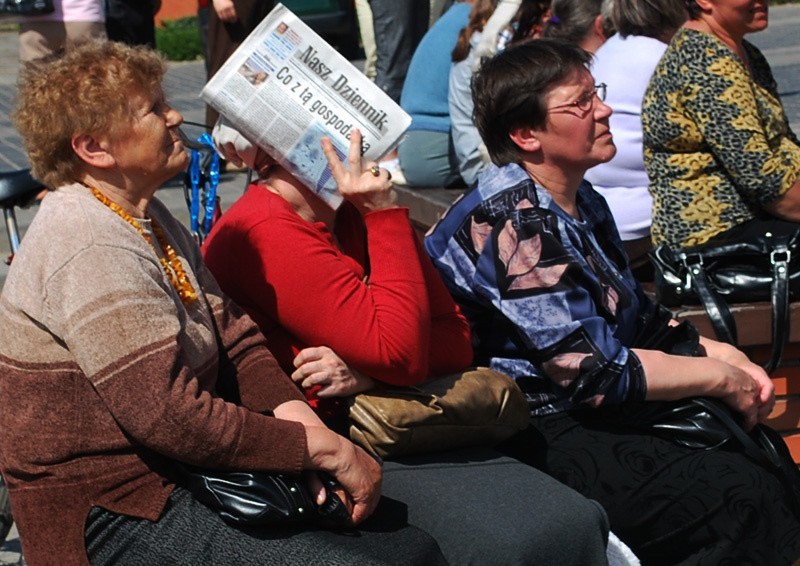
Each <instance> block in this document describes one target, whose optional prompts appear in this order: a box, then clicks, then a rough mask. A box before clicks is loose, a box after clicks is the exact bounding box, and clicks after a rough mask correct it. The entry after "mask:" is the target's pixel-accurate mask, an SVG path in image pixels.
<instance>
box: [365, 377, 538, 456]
mask: <svg viewBox="0 0 800 566" xmlns="http://www.w3.org/2000/svg"><path fill="white" fill-rule="evenodd" d="M529 421H530V409H529V408H528V403H527V401H526V400H525V396H524V395H523V394H522V391H520V389H519V387H517V385H516V383H514V380H512V379H511V378H510V377H508V376H507V375H505V374H502V373H500V372H497V371H493V370H491V369H489V368H473V369H469V370H466V371H464V372H460V373H455V374H452V375H448V376H445V377H437V378H432V379H428V380H426V381H424V382H422V383H420V384H419V385H417V386H414V387H386V388H381V389H376V390H374V391H368V392H366V393H361V394H359V395H356V396H355V397H354V398H353V399H352V402H351V405H350V439H351V440H352V441H353V442H355V443H356V444H359V445H360V446H361V447H362V448H364V449H365V450H366V451H367V452H370V453H371V454H372V455H373V456H377V457H380V458H384V459H386V458H393V457H398V456H403V455H408V454H420V453H425V452H436V451H443V450H450V449H455V448H462V447H465V446H479V445H490V444H495V443H498V442H500V441H502V440H505V439H507V438H509V437H511V436H512V435H513V434H515V433H516V432H519V431H520V430H523V429H524V428H526V427H527V426H528V423H529Z"/></svg>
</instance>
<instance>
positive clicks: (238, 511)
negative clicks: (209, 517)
mask: <svg viewBox="0 0 800 566" xmlns="http://www.w3.org/2000/svg"><path fill="white" fill-rule="evenodd" d="M180 468H181V476H182V479H183V481H182V483H183V485H184V486H185V487H186V488H187V489H188V490H189V491H191V492H192V495H194V497H195V498H196V499H197V500H198V501H200V502H201V503H203V504H204V505H206V506H207V507H209V508H211V509H213V510H214V511H216V512H217V513H218V514H219V515H220V516H221V517H222V519H223V520H224V521H225V522H227V523H229V524H231V525H236V526H239V527H262V526H281V525H284V526H285V525H290V524H301V523H305V524H315V525H318V526H323V527H346V526H349V525H350V512H349V511H348V509H347V507H346V506H345V504H344V503H343V502H342V500H341V499H340V498H339V496H338V495H336V494H335V493H334V492H333V489H334V488H335V487H336V485H337V484H336V480H334V479H333V477H331V476H330V475H328V474H326V473H324V472H318V476H319V478H320V480H321V481H322V484H323V485H324V486H325V490H326V491H327V497H326V498H325V502H324V503H323V504H322V505H317V504H316V502H315V501H314V499H313V497H312V496H311V494H310V493H309V490H308V487H307V486H306V478H305V476H303V475H299V476H293V475H284V474H273V473H268V472H229V471H215V470H206V469H202V468H196V467H193V466H185V465H180Z"/></svg>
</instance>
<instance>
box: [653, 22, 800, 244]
mask: <svg viewBox="0 0 800 566" xmlns="http://www.w3.org/2000/svg"><path fill="white" fill-rule="evenodd" d="M745 49H746V52H747V57H748V59H749V61H750V67H751V69H752V73H753V76H752V77H751V76H750V74H749V73H748V72H747V69H746V68H745V66H744V64H743V63H742V61H741V59H739V57H738V56H737V55H736V54H735V53H734V52H733V51H732V50H731V49H730V48H728V47H727V46H726V45H725V44H724V43H722V42H721V41H720V40H718V39H717V38H716V37H713V36H711V35H709V34H706V33H702V32H698V31H694V30H687V29H680V30H679V31H678V33H677V34H676V35H675V37H674V38H673V40H672V42H671V43H670V45H669V47H668V48H667V51H666V52H665V53H664V56H663V58H662V59H661V62H660V63H659V64H658V67H656V70H655V73H654V74H653V77H652V79H651V80H650V85H649V86H648V88H647V92H646V93H645V97H644V101H643V107H642V126H643V131H644V157H645V167H646V169H647V174H648V176H649V177H650V192H651V193H652V194H653V226H652V237H653V242H654V243H656V244H659V243H661V242H668V243H670V244H671V245H675V246H693V245H698V244H702V243H704V242H706V241H707V240H708V239H709V238H712V237H713V236H716V235H717V234H720V233H721V232H724V231H726V230H728V229H730V228H732V227H734V226H737V225H739V224H741V223H743V222H746V221H747V220H750V219H752V218H756V217H758V216H759V215H761V214H762V212H761V211H762V210H763V207H764V206H765V205H767V204H769V203H771V202H773V201H774V200H776V199H777V198H778V197H779V196H781V195H783V194H784V193H785V192H786V191H787V190H789V188H790V187H791V186H792V184H794V182H795V181H796V180H797V178H798V175H800V142H798V139H797V137H796V136H795V134H794V133H793V132H792V131H791V130H790V129H789V124H788V121H787V120H786V115H785V113H784V111H783V106H782V105H781V102H780V99H779V98H778V92H777V86H776V84H775V79H774V78H773V77H772V71H771V70H770V68H769V64H768V63H767V61H766V59H765V58H764V56H763V55H762V54H761V52H760V51H759V50H758V49H757V48H756V47H755V46H754V45H752V44H750V43H748V42H746V41H745Z"/></svg>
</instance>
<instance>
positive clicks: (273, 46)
mask: <svg viewBox="0 0 800 566" xmlns="http://www.w3.org/2000/svg"><path fill="white" fill-rule="evenodd" d="M201 96H202V98H203V100H205V101H206V102H207V103H208V104H209V105H211V106H212V107H214V108H215V109H216V110H217V111H219V113H220V114H222V115H223V116H225V117H226V118H227V119H228V120H229V121H230V122H231V124H232V125H233V126H234V127H235V128H236V129H238V130H239V131H240V132H241V133H242V134H244V135H245V137H247V138H248V139H250V140H251V141H253V142H254V143H256V144H257V145H259V146H260V147H262V148H263V149H264V150H265V151H266V152H267V153H269V154H270V155H271V156H272V157H273V158H274V159H276V160H277V161H278V163H280V164H281V165H282V166H284V167H285V168H286V169H288V170H289V171H290V172H291V173H292V174H293V175H294V176H295V177H297V178H298V179H300V180H301V181H302V182H303V183H304V184H305V185H306V186H308V187H310V188H311V189H312V190H313V191H314V192H315V193H316V194H318V195H320V196H321V197H322V198H323V199H325V201H327V202H328V203H329V204H330V205H331V206H333V207H337V206H338V205H339V204H340V203H341V196H340V195H339V193H338V192H337V190H336V184H335V183H334V181H333V178H332V175H331V171H330V168H329V167H328V163H327V160H326V159H325V155H324V154H323V153H322V147H321V145H320V139H321V138H322V137H325V136H327V137H329V138H330V140H331V142H332V143H333V147H334V149H335V150H336V153H337V154H338V155H339V158H340V159H341V160H342V161H345V162H346V157H347V154H348V151H349V143H350V142H349V140H350V134H351V132H352V131H353V130H354V129H358V130H360V131H361V133H362V135H363V145H362V152H363V155H364V157H365V158H366V159H367V160H369V161H377V160H378V159H380V158H381V157H382V156H383V155H385V154H386V153H388V152H389V151H390V150H392V149H393V148H394V147H395V146H396V145H397V143H398V142H399V141H400V138H401V136H402V135H403V134H404V132H405V131H406V129H407V128H408V126H409V125H410V124H411V117H410V116H409V115H408V114H406V113H405V112H404V111H403V109H402V108H400V106H398V105H397V104H396V103H395V102H394V101H393V100H392V99H391V98H389V96H388V95H386V93H384V92H383V91H382V90H381V89H380V88H378V86H376V85H375V84H374V83H373V82H372V81H370V80H369V79H367V77H366V76H365V75H364V74H363V73H362V72H361V71H359V70H358V69H356V68H355V67H354V66H353V65H352V64H350V62H349V61H347V59H345V58H344V57H342V55H340V54H339V53H338V52H337V51H336V50H335V49H333V48H332V47H331V46H330V45H328V44H327V43H326V42H325V41H324V40H323V39H322V38H321V37H319V36H318V35H317V34H316V33H315V32H314V31H313V30H312V29H311V28H309V27H308V26H307V25H306V24H305V23H303V22H302V21H301V20H300V18H298V17H297V16H296V15H295V14H293V13H292V12H291V11H290V10H289V9H288V8H286V7H285V6H284V5H283V4H278V5H277V6H276V7H275V9H274V10H272V11H271V12H270V13H269V14H268V15H267V17H266V18H264V20H263V21H262V22H261V23H260V24H259V25H258V27H257V28H256V29H255V30H253V32H252V33H251V34H250V35H249V36H248V37H247V39H246V40H245V41H244V42H243V43H242V45H241V46H240V47H239V48H238V49H237V50H236V51H235V52H234V54H233V55H231V57H230V58H229V59H228V60H227V61H226V62H225V64H224V65H223V66H222V68H220V70H219V71H218V72H217V73H216V74H215V75H214V76H213V77H212V78H211V80H210V81H209V82H208V84H206V86H205V87H204V88H203V92H202V93H201ZM345 166H346V165H345Z"/></svg>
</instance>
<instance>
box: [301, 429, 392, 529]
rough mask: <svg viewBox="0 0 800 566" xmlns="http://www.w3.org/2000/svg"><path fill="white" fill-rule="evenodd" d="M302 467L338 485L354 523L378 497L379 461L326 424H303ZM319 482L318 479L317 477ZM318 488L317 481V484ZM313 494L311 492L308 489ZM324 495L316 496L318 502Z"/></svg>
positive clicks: (359, 520) (368, 511) (364, 516)
mask: <svg viewBox="0 0 800 566" xmlns="http://www.w3.org/2000/svg"><path fill="white" fill-rule="evenodd" d="M306 438H307V441H308V454H307V456H306V462H305V464H306V467H307V468H310V469H316V470H324V471H326V472H328V473H329V474H331V475H332V476H333V477H334V478H336V481H338V482H339V484H341V486H342V490H343V491H342V493H340V494H339V495H340V497H341V496H344V497H345V499H342V501H344V502H345V504H346V505H348V507H349V508H350V507H351V505H352V511H351V513H350V517H351V519H352V521H353V524H354V525H357V524H359V523H360V522H361V521H363V520H364V519H366V518H367V517H369V516H370V515H371V514H372V512H373V511H374V510H375V507H376V506H377V505H378V500H379V499H380V496H381V482H382V479H383V478H382V475H383V472H382V471H381V467H380V464H378V462H376V461H375V460H374V459H373V458H372V457H370V456H369V455H368V454H367V453H366V452H364V450H362V449H361V448H359V447H358V446H356V445H355V444H353V443H352V442H350V441H349V440H347V439H346V438H344V437H342V436H339V435H338V434H336V433H335V432H333V431H331V430H330V429H328V428H326V427H307V428H306ZM317 481H319V479H317ZM318 485H319V487H321V485H322V484H321V483H319V484H318ZM312 493H313V491H312ZM324 501H325V498H324V497H322V500H321V501H320V498H319V497H317V502H318V503H319V504H321V503H323V502H324Z"/></svg>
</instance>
